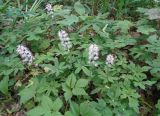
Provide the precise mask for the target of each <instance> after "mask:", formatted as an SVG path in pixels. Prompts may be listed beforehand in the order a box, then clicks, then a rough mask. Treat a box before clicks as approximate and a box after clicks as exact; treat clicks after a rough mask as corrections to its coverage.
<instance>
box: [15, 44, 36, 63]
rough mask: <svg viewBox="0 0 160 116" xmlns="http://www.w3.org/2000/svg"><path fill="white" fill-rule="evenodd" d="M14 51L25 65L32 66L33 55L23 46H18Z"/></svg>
mask: <svg viewBox="0 0 160 116" xmlns="http://www.w3.org/2000/svg"><path fill="white" fill-rule="evenodd" d="M16 51H17V53H18V54H19V55H20V57H21V58H22V60H23V62H24V63H26V64H28V65H31V64H32V62H33V55H32V53H31V51H30V50H29V49H28V48H27V47H25V46H23V45H18V46H17V50H16Z"/></svg>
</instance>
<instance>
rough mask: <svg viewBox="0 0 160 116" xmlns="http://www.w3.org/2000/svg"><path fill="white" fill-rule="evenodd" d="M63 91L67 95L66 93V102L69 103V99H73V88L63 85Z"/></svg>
mask: <svg viewBox="0 0 160 116" xmlns="http://www.w3.org/2000/svg"><path fill="white" fill-rule="evenodd" d="M62 89H63V91H65V93H64V98H65V100H66V101H68V100H69V99H71V97H72V91H71V88H69V87H68V86H66V84H63V85H62Z"/></svg>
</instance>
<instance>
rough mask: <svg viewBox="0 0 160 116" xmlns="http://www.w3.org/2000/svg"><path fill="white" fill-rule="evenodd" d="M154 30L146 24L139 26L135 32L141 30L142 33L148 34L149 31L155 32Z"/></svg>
mask: <svg viewBox="0 0 160 116" xmlns="http://www.w3.org/2000/svg"><path fill="white" fill-rule="evenodd" d="M155 31H156V30H155V29H154V28H152V27H150V26H148V25H143V26H139V27H138V29H137V32H141V33H143V34H146V35H149V34H150V33H151V32H155Z"/></svg>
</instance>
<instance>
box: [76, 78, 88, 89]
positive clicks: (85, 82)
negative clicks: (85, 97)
mask: <svg viewBox="0 0 160 116" xmlns="http://www.w3.org/2000/svg"><path fill="white" fill-rule="evenodd" d="M87 85H88V80H87V79H79V80H78V81H77V83H76V86H75V87H86V86H87Z"/></svg>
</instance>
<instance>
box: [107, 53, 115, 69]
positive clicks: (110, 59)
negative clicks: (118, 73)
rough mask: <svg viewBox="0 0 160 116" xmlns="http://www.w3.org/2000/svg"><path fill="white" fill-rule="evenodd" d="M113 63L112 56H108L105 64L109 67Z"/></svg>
mask: <svg viewBox="0 0 160 116" xmlns="http://www.w3.org/2000/svg"><path fill="white" fill-rule="evenodd" d="M114 61H115V58H114V56H113V55H112V54H108V55H107V57H106V64H107V65H108V66H109V67H111V66H112V65H113V63H114Z"/></svg>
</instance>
